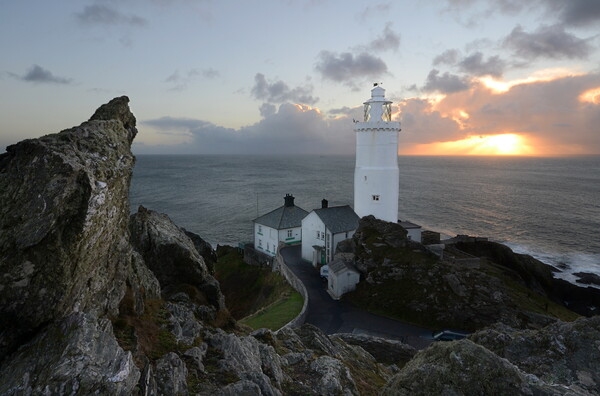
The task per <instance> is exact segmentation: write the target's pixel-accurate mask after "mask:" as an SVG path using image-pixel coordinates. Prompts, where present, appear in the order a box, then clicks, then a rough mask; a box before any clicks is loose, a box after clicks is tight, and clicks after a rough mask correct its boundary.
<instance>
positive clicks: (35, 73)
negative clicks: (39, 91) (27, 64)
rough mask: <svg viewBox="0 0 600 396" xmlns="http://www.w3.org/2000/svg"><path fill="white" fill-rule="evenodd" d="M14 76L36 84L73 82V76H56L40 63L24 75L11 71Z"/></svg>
mask: <svg viewBox="0 0 600 396" xmlns="http://www.w3.org/2000/svg"><path fill="white" fill-rule="evenodd" d="M9 74H10V75H11V76H12V77H14V78H16V79H18V80H22V81H27V82H32V83H34V84H46V83H47V84H71V83H72V82H73V80H72V79H71V78H66V77H59V76H55V75H54V74H52V72H50V71H49V70H46V69H44V68H43V67H41V66H39V65H33V66H31V68H30V69H29V70H28V71H27V73H25V74H24V75H22V76H21V75H18V74H15V73H9Z"/></svg>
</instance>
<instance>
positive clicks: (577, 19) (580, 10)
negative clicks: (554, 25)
mask: <svg viewBox="0 0 600 396" xmlns="http://www.w3.org/2000/svg"><path fill="white" fill-rule="evenodd" d="M546 6H547V7H548V10H549V14H550V13H556V12H557V13H558V18H559V20H560V21H561V22H562V23H563V24H565V25H569V26H587V25H592V24H598V23H599V22H600V2H599V1H597V0H568V1H563V0H547V1H546Z"/></svg>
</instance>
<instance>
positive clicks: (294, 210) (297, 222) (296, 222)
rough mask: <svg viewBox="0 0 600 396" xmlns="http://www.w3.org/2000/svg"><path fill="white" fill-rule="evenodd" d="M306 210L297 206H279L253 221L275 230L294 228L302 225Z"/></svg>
mask: <svg viewBox="0 0 600 396" xmlns="http://www.w3.org/2000/svg"><path fill="white" fill-rule="evenodd" d="M307 214H308V212H307V211H306V210H304V209H302V208H301V207H299V206H285V205H284V206H280V207H279V208H277V209H275V210H272V211H271V212H269V213H267V214H264V215H262V216H260V217H257V218H256V219H254V222H255V223H258V224H262V225H264V226H267V227H271V228H274V229H276V230H283V229H286V228H295V227H300V226H301V225H302V219H303V218H304V217H305V216H306V215H307Z"/></svg>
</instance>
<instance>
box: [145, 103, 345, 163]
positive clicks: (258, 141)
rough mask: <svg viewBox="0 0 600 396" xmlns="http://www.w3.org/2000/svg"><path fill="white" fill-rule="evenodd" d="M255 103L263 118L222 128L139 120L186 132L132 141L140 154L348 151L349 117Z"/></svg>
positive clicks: (181, 121)
mask: <svg viewBox="0 0 600 396" xmlns="http://www.w3.org/2000/svg"><path fill="white" fill-rule="evenodd" d="M271 106H273V105H269V104H267V106H263V107H261V109H262V110H265V109H267V110H266V112H265V113H264V115H265V118H263V119H262V120H261V121H259V122H257V123H256V124H253V125H249V126H246V127H242V128H240V129H232V128H224V127H220V126H218V125H214V124H212V123H210V122H207V121H203V120H194V119H188V118H173V117H162V118H158V119H155V120H147V121H143V122H141V128H143V127H152V128H153V129H158V130H160V131H162V133H176V134H179V135H180V136H184V137H186V139H187V141H186V142H185V143H183V144H179V145H173V146H165V145H163V146H145V145H139V144H134V150H135V151H136V152H142V153H177V154H184V153H185V154H192V153H194V154H273V153H278V154H326V153H335V154H348V153H351V152H353V149H354V139H348V138H347V137H348V135H349V134H350V135H351V134H352V130H353V125H352V121H351V119H348V118H347V117H342V118H340V119H334V120H332V119H326V118H325V117H323V115H322V114H321V112H320V111H318V110H317V109H313V108H310V107H309V106H302V105H294V104H290V103H284V104H282V105H280V106H279V109H278V110H277V111H275V112H273V113H270V112H271V110H273V109H274V106H273V107H271Z"/></svg>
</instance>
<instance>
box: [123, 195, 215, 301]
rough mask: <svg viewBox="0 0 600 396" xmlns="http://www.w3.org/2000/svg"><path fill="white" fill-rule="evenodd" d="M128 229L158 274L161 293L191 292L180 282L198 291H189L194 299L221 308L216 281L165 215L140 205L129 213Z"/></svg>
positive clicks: (187, 238)
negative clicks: (136, 209)
mask: <svg viewBox="0 0 600 396" xmlns="http://www.w3.org/2000/svg"><path fill="white" fill-rule="evenodd" d="M130 229H131V241H132V244H133V246H134V248H135V249H136V250H137V251H138V252H139V253H140V254H141V255H142V257H143V258H144V261H145V262H146V265H147V266H148V268H150V270H152V272H153V273H154V275H156V277H157V278H158V281H159V282H160V285H161V288H162V290H163V293H165V292H166V293H167V294H172V293H174V292H177V291H184V292H187V293H188V294H195V291H194V290H190V289H189V288H183V289H181V287H182V285H190V286H192V287H193V288H196V289H197V290H198V291H199V292H200V293H198V295H190V297H192V298H195V299H197V302H199V303H208V304H210V305H212V306H214V307H215V308H216V309H218V310H220V309H223V308H225V302H224V297H223V294H222V293H221V290H220V288H219V283H218V282H217V281H216V280H215V279H214V278H213V277H212V276H211V275H210V273H209V271H208V268H207V267H206V264H205V263H204V259H203V258H202V257H201V256H200V254H199V253H198V251H197V250H196V248H195V246H194V243H193V242H192V240H191V239H190V238H189V237H188V236H187V235H185V232H184V231H183V230H182V229H181V228H179V227H177V226H176V225H175V224H174V223H173V222H172V221H171V219H169V217H168V216H167V215H164V214H160V213H157V212H154V211H152V210H148V209H146V208H144V207H143V206H140V207H139V209H138V212H137V213H135V214H133V215H132V216H131V222H130ZM202 300H205V301H202ZM200 305H202V304H200Z"/></svg>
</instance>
